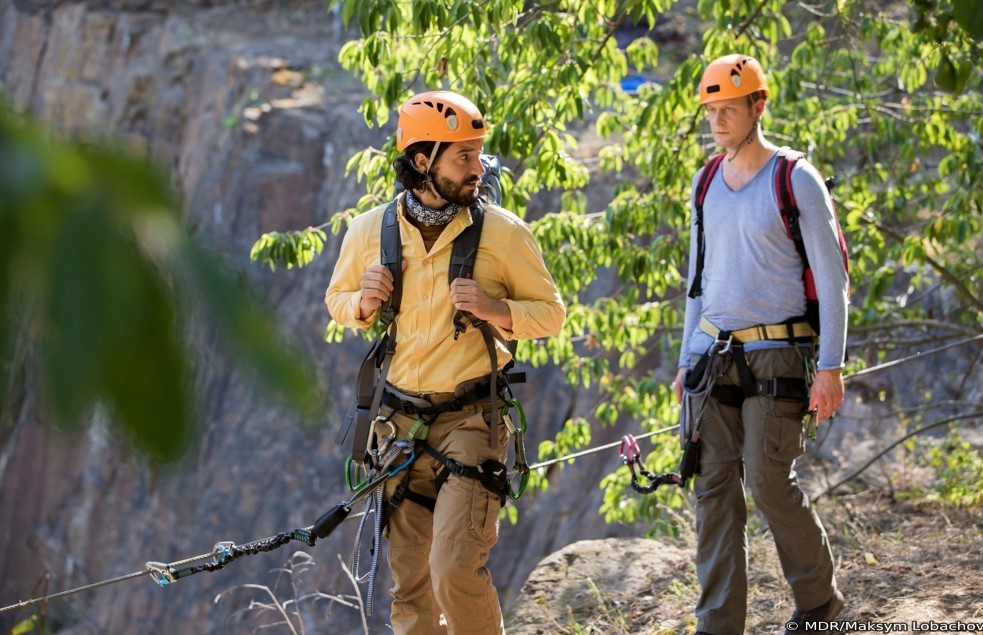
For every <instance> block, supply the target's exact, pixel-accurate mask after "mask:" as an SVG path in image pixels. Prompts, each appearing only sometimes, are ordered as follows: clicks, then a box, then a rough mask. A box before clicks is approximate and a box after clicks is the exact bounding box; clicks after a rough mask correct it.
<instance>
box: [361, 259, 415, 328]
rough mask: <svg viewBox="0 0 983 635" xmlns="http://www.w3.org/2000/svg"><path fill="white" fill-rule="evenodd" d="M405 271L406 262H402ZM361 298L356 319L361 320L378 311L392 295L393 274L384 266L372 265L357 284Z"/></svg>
mask: <svg viewBox="0 0 983 635" xmlns="http://www.w3.org/2000/svg"><path fill="white" fill-rule="evenodd" d="M403 270H404V271H405V270H406V261H405V260H404V261H403ZM358 286H359V290H360V291H361V292H362V297H361V299H360V300H359V302H358V313H359V314H358V316H357V317H358V319H360V320H362V319H365V318H367V317H368V316H370V315H372V314H373V313H375V312H376V311H378V310H379V307H380V306H382V303H383V302H385V301H386V300H388V299H389V296H390V295H392V292H393V289H394V288H395V287H394V281H393V274H392V272H391V271H389V267H387V266H385V265H373V266H371V267H369V268H368V269H366V270H365V273H363V274H362V280H361V281H360V282H359V285H358Z"/></svg>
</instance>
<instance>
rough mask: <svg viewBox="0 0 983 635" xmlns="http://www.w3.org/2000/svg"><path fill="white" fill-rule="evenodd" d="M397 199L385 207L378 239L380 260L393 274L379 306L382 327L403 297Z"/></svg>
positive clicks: (390, 318) (401, 244)
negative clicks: (387, 290) (386, 297)
mask: <svg viewBox="0 0 983 635" xmlns="http://www.w3.org/2000/svg"><path fill="white" fill-rule="evenodd" d="M405 199H406V194H403V204H404V205H405V204H406V200H405ZM397 201H398V198H397V199H393V201H392V202H391V203H390V204H389V205H388V206H387V207H386V211H385V212H384V213H383V215H382V229H381V235H380V239H379V247H380V249H379V251H380V262H381V263H382V264H383V265H385V266H386V267H388V268H389V272H390V273H392V275H393V292H392V293H391V294H389V299H388V300H386V301H385V302H383V303H382V305H381V306H380V307H379V323H380V324H381V325H382V328H388V327H389V324H390V323H391V322H392V321H393V320H395V319H396V314H397V313H399V305H400V303H401V302H402V299H403V243H402V237H401V236H400V234H399V215H398V214H397V210H396V205H397Z"/></svg>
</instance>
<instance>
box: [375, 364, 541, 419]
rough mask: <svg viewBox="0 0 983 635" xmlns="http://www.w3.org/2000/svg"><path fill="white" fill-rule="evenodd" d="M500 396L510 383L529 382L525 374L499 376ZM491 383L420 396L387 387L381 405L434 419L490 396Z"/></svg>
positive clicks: (478, 383)
mask: <svg viewBox="0 0 983 635" xmlns="http://www.w3.org/2000/svg"><path fill="white" fill-rule="evenodd" d="M499 377H500V380H499V386H498V391H497V392H498V394H499V395H501V393H502V391H503V390H504V389H505V387H506V386H507V385H508V384H509V383H522V382H524V381H525V380H526V374H525V373H508V374H505V375H500V376H499ZM490 388H491V381H490V380H487V379H486V380H484V381H476V382H465V383H463V384H461V385H460V386H458V389H457V391H456V392H453V393H447V392H445V393H418V394H413V395H411V394H407V393H404V392H402V391H400V390H398V389H396V388H394V387H393V386H391V385H388V384H387V385H386V389H385V391H384V392H383V393H382V404H383V405H384V406H387V407H389V408H392V409H393V410H396V411H397V412H401V413H403V414H406V415H410V416H423V417H427V416H432V415H437V414H441V413H444V412H456V411H458V410H462V409H463V408H465V407H467V406H470V405H471V404H473V403H475V402H478V401H481V400H482V399H487V398H488V397H490V396H491V390H490Z"/></svg>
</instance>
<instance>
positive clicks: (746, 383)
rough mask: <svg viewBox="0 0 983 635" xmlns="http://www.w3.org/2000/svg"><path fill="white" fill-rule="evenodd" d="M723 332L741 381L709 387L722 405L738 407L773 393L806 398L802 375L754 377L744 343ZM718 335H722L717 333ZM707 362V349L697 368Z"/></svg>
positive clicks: (778, 395) (805, 387) (806, 386)
mask: <svg viewBox="0 0 983 635" xmlns="http://www.w3.org/2000/svg"><path fill="white" fill-rule="evenodd" d="M721 334H722V336H723V337H724V338H725V339H726V338H731V344H730V350H729V351H728V353H722V354H729V355H730V356H731V359H732V360H733V362H734V368H735V370H737V379H738V382H740V383H739V384H738V385H734V384H718V383H716V382H715V383H714V385H713V387H712V388H711V389H710V396H711V397H713V398H714V399H716V400H717V401H718V402H719V403H720V404H722V405H724V406H731V407H733V408H739V407H740V406H741V404H743V403H744V400H745V399H747V398H748V397H772V398H775V399H782V400H787V401H806V400H808V399H809V386H808V385H807V384H806V380H805V379H803V378H801V377H766V378H765V379H756V378H755V377H754V374H753V373H752V372H751V367H750V366H749V365H748V361H747V353H746V351H745V350H744V344H743V343H742V342H738V341H736V340H734V339H733V338H732V337H731V335H730V333H729V332H724V331H722V332H721ZM717 337H718V338H719V337H721V335H718V336H717ZM708 363H709V353H704V355H703V356H702V357H701V358H700V360H699V361H698V362H697V363H696V366H695V367H694V368H696V369H697V370H700V369H705V368H706V366H707V364H708Z"/></svg>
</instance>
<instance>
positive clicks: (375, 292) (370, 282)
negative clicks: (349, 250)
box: [359, 265, 394, 303]
mask: <svg viewBox="0 0 983 635" xmlns="http://www.w3.org/2000/svg"><path fill="white" fill-rule="evenodd" d="M359 286H360V288H361V290H362V298H363V299H365V300H378V301H379V302H380V303H381V302H384V301H386V300H387V299H389V296H390V295H391V294H392V292H393V288H394V286H393V274H392V273H391V272H390V271H389V268H388V267H386V266H384V265H375V266H372V267H369V268H368V269H366V270H365V273H364V274H362V280H361V282H360V284H359Z"/></svg>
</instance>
